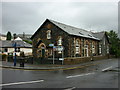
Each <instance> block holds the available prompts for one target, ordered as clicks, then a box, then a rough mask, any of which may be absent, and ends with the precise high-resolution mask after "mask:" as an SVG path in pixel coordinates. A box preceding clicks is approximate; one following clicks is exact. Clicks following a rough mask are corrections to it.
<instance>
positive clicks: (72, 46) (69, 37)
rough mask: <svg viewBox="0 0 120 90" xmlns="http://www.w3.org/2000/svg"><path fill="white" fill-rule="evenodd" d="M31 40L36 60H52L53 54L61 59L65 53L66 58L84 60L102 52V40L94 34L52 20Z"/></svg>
mask: <svg viewBox="0 0 120 90" xmlns="http://www.w3.org/2000/svg"><path fill="white" fill-rule="evenodd" d="M31 39H32V42H33V43H32V44H33V57H34V58H40V57H42V58H44V57H46V58H50V57H52V56H53V53H54V54H55V55H54V56H55V57H56V58H60V57H61V56H62V53H63V52H64V58H69V57H83V58H84V57H91V56H97V55H99V52H100V51H99V44H100V43H99V42H100V39H99V38H97V37H95V36H94V35H93V33H91V32H89V31H87V30H84V29H80V28H76V27H73V26H70V25H66V24H63V23H59V22H56V21H53V20H50V19H46V20H45V22H44V23H43V24H42V25H41V26H40V27H39V28H38V30H37V31H36V32H35V33H34V34H33V36H32V37H31ZM53 45H54V46H53ZM52 46H53V47H52ZM62 48H64V49H63V51H62Z"/></svg>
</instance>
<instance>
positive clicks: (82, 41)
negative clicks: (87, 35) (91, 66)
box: [81, 39, 84, 56]
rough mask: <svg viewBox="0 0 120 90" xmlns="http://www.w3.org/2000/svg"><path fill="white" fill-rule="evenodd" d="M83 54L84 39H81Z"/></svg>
mask: <svg viewBox="0 0 120 90" xmlns="http://www.w3.org/2000/svg"><path fill="white" fill-rule="evenodd" d="M81 49H82V56H84V39H81Z"/></svg>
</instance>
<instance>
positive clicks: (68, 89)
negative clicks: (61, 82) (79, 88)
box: [64, 87, 76, 90]
mask: <svg viewBox="0 0 120 90" xmlns="http://www.w3.org/2000/svg"><path fill="white" fill-rule="evenodd" d="M75 88H76V87H71V88H67V89H64V90H73V89H75Z"/></svg>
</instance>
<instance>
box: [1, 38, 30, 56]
mask: <svg viewBox="0 0 120 90" xmlns="http://www.w3.org/2000/svg"><path fill="white" fill-rule="evenodd" d="M15 43H16V49H15V46H14V45H15ZM21 51H23V52H24V53H25V55H26V56H27V55H32V45H30V44H28V43H26V42H24V41H22V40H12V41H9V40H3V41H0V52H1V53H4V54H6V55H8V54H13V53H14V52H16V54H17V56H20V52H21Z"/></svg>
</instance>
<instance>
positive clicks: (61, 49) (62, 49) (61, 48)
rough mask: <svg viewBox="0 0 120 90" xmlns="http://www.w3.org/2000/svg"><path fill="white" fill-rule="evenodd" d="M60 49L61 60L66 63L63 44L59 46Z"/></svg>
mask: <svg viewBox="0 0 120 90" xmlns="http://www.w3.org/2000/svg"><path fill="white" fill-rule="evenodd" d="M58 51H62V58H59V60H61V61H62V65H63V64H64V63H63V62H64V47H63V46H59V47H58Z"/></svg>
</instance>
